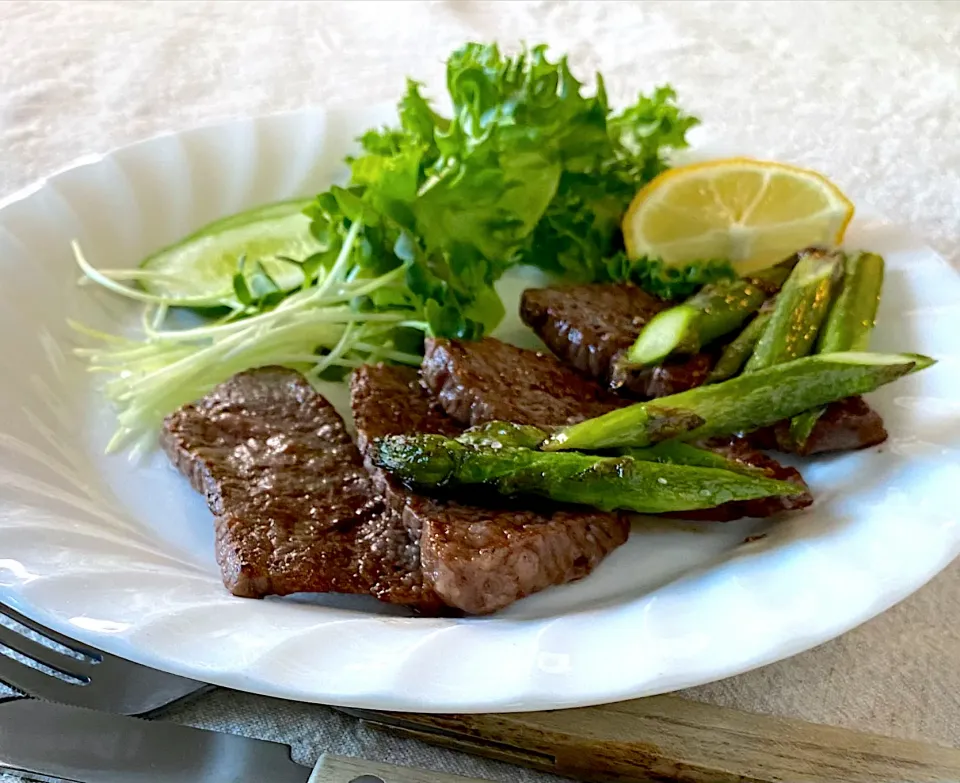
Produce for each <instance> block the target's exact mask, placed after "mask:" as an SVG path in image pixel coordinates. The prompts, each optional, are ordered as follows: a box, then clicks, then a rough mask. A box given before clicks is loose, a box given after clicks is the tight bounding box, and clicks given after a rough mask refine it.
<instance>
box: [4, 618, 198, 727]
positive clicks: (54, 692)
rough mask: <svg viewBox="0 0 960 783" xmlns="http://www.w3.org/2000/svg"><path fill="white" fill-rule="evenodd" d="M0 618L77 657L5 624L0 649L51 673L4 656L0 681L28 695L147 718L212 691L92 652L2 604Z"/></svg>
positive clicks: (120, 659)
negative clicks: (162, 708) (168, 707)
mask: <svg viewBox="0 0 960 783" xmlns="http://www.w3.org/2000/svg"><path fill="white" fill-rule="evenodd" d="M0 616H3V617H6V618H8V619H10V620H13V621H14V622H15V623H17V624H18V625H20V626H21V627H23V628H27V629H29V630H30V631H32V632H33V633H34V634H36V635H38V636H41V637H44V638H45V639H47V640H48V641H50V642H53V643H54V644H56V645H58V646H59V647H60V648H63V649H65V650H69V651H70V652H72V653H73V655H70V654H68V653H66V652H61V651H60V650H57V649H54V648H52V647H48V646H46V645H44V644H41V643H40V642H38V641H35V640H34V639H31V638H30V637H28V636H27V635H25V634H24V633H22V632H21V631H20V630H18V629H16V628H12V627H10V626H9V625H5V624H3V623H0V646H3V647H6V648H8V649H9V650H11V651H13V652H15V653H17V654H19V655H21V656H23V657H24V658H26V659H28V660H30V661H33V662H34V663H36V664H38V665H39V666H41V667H44V668H45V669H46V670H47V671H44V670H42V669H36V668H33V667H32V666H30V665H28V664H26V663H23V662H21V661H19V660H16V659H14V658H11V657H10V656H8V655H4V654H2V653H0V682H3V683H6V684H7V685H9V686H11V687H13V688H15V689H17V690H18V691H21V692H22V693H24V694H26V695H27V696H33V697H35V698H38V699H46V700H47V701H56V702H61V703H63V704H72V705H75V706H77V707H86V708H88V709H91V710H99V711H100V712H113V713H120V714H122V715H144V714H146V713H149V712H153V711H154V710H157V709H159V708H160V707H166V706H167V705H169V704H172V703H174V702H176V701H180V700H181V699H183V698H185V697H187V696H190V695H192V694H195V693H199V692H201V691H205V690H209V689H210V688H212V686H210V685H206V684H205V683H201V682H197V681H195V680H189V679H186V678H185V677H178V676H177V675H174V674H168V673H166V672H161V671H157V670H156V669H151V668H149V667H147V666H141V665H140V664H138V663H133V662H132V661H125V660H123V659H122V658H117V657H116V656H113V655H110V654H109V653H105V652H102V651H101V650H95V649H93V648H90V647H87V646H85V645H83V644H81V643H80V642H77V641H75V640H74V639H71V638H69V637H67V636H64V635H63V634H59V633H57V632H56V631H52V630H50V629H49V628H46V627H44V626H43V625H40V623H37V622H35V621H34V620H31V619H30V618H29V617H24V616H23V615H22V614H20V613H19V612H16V611H14V610H13V609H11V608H10V607H9V606H6V605H4V604H2V603H0ZM74 656H79V657H74ZM53 672H56V673H57V674H59V675H61V677H63V678H64V679H61V677H57V676H55V675H54V674H53Z"/></svg>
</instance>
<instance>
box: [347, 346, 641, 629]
mask: <svg viewBox="0 0 960 783" xmlns="http://www.w3.org/2000/svg"><path fill="white" fill-rule="evenodd" d="M473 345H474V344H471V346H470V347H471V348H472V347H473ZM351 402H352V407H353V417H354V421H355V422H356V425H357V431H358V442H359V443H360V444H361V448H364V449H366V448H368V447H369V445H370V444H371V443H372V442H373V441H375V440H376V439H377V438H380V437H383V436H385V435H399V434H404V433H411V432H435V433H440V434H444V435H448V436H450V435H456V434H457V433H459V432H460V431H462V429H463V426H462V425H460V424H458V423H456V422H454V421H453V420H452V419H449V418H448V417H447V416H446V415H445V414H444V413H443V412H442V411H439V410H438V409H437V406H436V402H435V400H434V399H433V398H431V397H430V396H429V395H428V394H427V393H426V392H425V391H424V389H423V388H422V387H421V386H420V384H419V383H418V379H417V374H416V371H414V370H412V369H410V368H406V367H388V366H384V365H376V366H371V365H367V366H365V367H362V368H360V369H359V370H357V371H356V372H355V373H354V376H353V378H352V380H351ZM373 471H374V475H376V476H377V477H378V478H377V481H378V484H380V485H381V486H382V487H384V493H385V495H386V496H387V497H388V503H389V504H390V506H391V507H392V508H395V509H402V511H403V517H404V519H405V521H406V522H407V526H408V529H409V530H411V531H416V532H417V533H419V534H420V539H419V540H420V550H421V562H422V565H423V573H424V579H425V582H426V583H427V584H429V585H430V587H431V589H432V590H433V591H435V592H436V594H437V595H439V596H440V597H441V598H442V600H443V601H444V602H445V603H447V604H448V605H450V606H453V607H457V608H459V609H461V610H463V611H464V612H468V613H470V614H486V613H489V612H493V611H496V610H498V609H502V608H503V607H505V606H508V605H509V604H511V603H513V602H514V601H516V600H518V599H520V598H523V597H524V596H527V595H530V594H532V593H535V592H538V591H540V590H543V589H545V588H547V587H550V586H551V585H557V584H564V583H566V582H570V581H573V580H576V579H580V578H582V577H584V576H586V575H587V574H589V573H590V572H591V571H592V570H593V569H594V568H595V567H596V565H597V564H598V563H599V562H600V561H601V560H602V559H603V558H604V557H605V556H606V555H607V554H608V553H609V552H610V551H612V550H613V549H615V548H616V547H618V546H620V545H621V544H622V543H624V541H626V539H627V534H628V532H629V523H628V521H627V519H626V517H624V516H621V515H617V514H609V513H604V512H601V511H592V510H589V509H579V508H573V509H556V508H551V507H548V506H546V505H545V504H543V503H542V502H540V501H537V500H527V501H526V502H525V503H524V506H525V507H523V508H520V507H518V506H517V505H515V504H514V503H512V502H510V501H506V500H502V499H500V498H496V497H494V498H489V497H485V498H483V503H482V505H480V504H473V503H470V502H465V501H463V500H462V499H461V500H458V501H451V500H446V499H443V498H428V497H425V496H422V495H419V494H417V493H415V492H413V491H411V490H409V489H407V488H406V487H404V486H403V485H401V484H400V483H399V482H397V481H396V480H395V479H393V478H392V477H390V476H389V475H387V474H385V473H383V472H382V471H380V470H379V469H377V468H373ZM531 505H535V506H536V508H531Z"/></svg>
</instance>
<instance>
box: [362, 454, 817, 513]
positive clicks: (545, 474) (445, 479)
mask: <svg viewBox="0 0 960 783" xmlns="http://www.w3.org/2000/svg"><path fill="white" fill-rule="evenodd" d="M373 461H374V463H375V464H376V465H377V466H378V467H381V468H384V469H386V470H388V471H390V472H391V473H393V474H394V475H395V476H397V477H398V478H400V479H401V480H402V481H404V482H406V483H408V484H411V485H413V486H417V487H437V486H444V487H451V486H460V485H470V484H484V485H488V486H492V487H494V488H495V489H496V490H497V491H498V492H500V493H501V494H503V495H518V494H532V495H540V496H543V497H547V498H550V499H551V500H556V501H559V502H562V503H578V504H584V505H589V506H594V507H596V508H599V509H602V510H604V511H613V510H616V509H622V510H625V511H637V512H640V513H646V514H659V513H665V512H670V511H691V510H694V509H701V508H713V507H714V506H718V505H720V504H722V503H727V502H729V501H733V500H752V499H755V498H763V497H771V496H784V495H796V494H799V493H801V492H803V491H804V490H803V488H802V487H798V486H796V485H794V484H791V483H789V482H786V481H777V480H775V479H770V478H767V477H765V476H760V475H746V474H744V473H742V472H733V471H729V470H718V469H716V468H712V467H706V468H704V467H689V466H685V465H675V464H661V463H658V462H652V461H641V460H635V459H631V458H630V457H625V456H620V457H602V456H598V455H592V454H578V453H575V452H571V453H562V454H547V453H544V452H542V451H533V450H531V449H524V448H516V447H513V446H499V447H498V446H497V445H489V444H487V445H485V444H479V443H462V442H460V441H458V440H455V439H451V438H445V437H443V436H442V435H394V436H389V437H386V438H381V439H380V440H378V441H376V442H375V443H374V449H373Z"/></svg>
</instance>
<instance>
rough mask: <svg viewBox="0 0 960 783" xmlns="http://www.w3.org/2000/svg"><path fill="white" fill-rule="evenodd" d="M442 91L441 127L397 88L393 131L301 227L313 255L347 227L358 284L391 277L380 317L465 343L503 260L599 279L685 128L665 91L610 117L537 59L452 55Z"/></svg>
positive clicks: (534, 55) (480, 328)
mask: <svg viewBox="0 0 960 783" xmlns="http://www.w3.org/2000/svg"><path fill="white" fill-rule="evenodd" d="M446 86H447V91H448V93H449V97H450V103H451V106H452V112H451V116H450V117H449V118H446V117H443V116H441V115H440V114H439V113H438V112H437V111H436V110H435V109H434V108H433V106H432V105H431V104H430V102H429V101H428V100H427V99H426V98H425V97H424V96H423V94H422V92H421V86H420V85H419V84H418V83H417V82H415V81H412V80H408V81H407V86H406V91H405V93H404V95H403V97H402V98H401V100H400V101H399V103H398V106H397V118H398V124H397V126H395V127H391V128H380V129H376V130H371V131H369V132H367V133H366V134H364V135H363V137H362V138H361V139H360V144H361V152H360V154H358V155H357V156H356V157H355V158H352V159H350V160H349V161H348V162H349V164H350V168H351V180H350V183H349V186H348V187H347V188H332V189H331V190H330V191H328V192H327V193H323V194H321V195H319V196H318V197H317V199H316V201H315V203H314V204H313V205H312V206H311V207H310V208H309V209H308V210H307V214H309V215H310V217H311V218H312V230H313V232H314V234H315V235H316V236H317V237H318V238H320V239H321V240H323V241H325V242H326V243H327V245H328V246H329V247H330V250H329V251H328V252H327V253H326V254H325V256H324V257H325V258H330V259H332V258H334V257H336V252H337V249H338V248H339V244H338V242H342V239H343V237H344V236H345V235H346V232H347V230H348V229H349V227H350V225H352V224H353V223H354V222H357V221H359V222H361V223H362V224H363V228H362V232H361V235H360V238H359V241H358V242H357V243H356V246H355V248H354V250H353V251H352V252H353V253H354V256H355V262H356V263H357V264H358V266H359V271H358V274H363V275H370V276H376V275H380V274H384V273H386V272H389V271H391V270H393V269H396V268H398V267H400V266H402V267H403V268H404V270H405V278H404V279H405V286H406V290H405V291H404V292H403V295H400V294H398V293H397V292H391V293H390V295H389V296H388V297H382V301H383V302H384V305H383V306H384V307H396V306H400V305H397V302H398V300H401V305H402V307H403V308H404V309H409V310H410V311H411V312H412V313H415V315H416V318H418V319H419V320H421V321H422V322H425V323H426V324H427V326H428V330H429V331H430V333H432V334H434V335H438V336H446V337H461V338H475V337H480V336H482V335H483V334H485V333H488V332H489V331H490V330H492V329H493V328H495V327H496V325H497V324H498V323H499V321H500V320H501V318H502V317H503V314H504V311H503V305H502V303H501V302H500V300H499V298H498V297H497V295H496V293H495V291H494V284H495V282H496V281H497V280H498V279H499V278H500V277H501V276H502V275H503V273H504V272H505V271H506V270H507V269H509V268H510V267H511V266H513V265H515V264H517V263H532V264H535V265H537V266H541V267H543V268H545V269H549V270H551V271H556V272H560V273H561V274H563V275H564V276H565V277H570V278H575V279H581V280H594V279H604V275H605V274H607V271H606V270H607V267H608V265H607V261H608V260H609V259H610V258H611V256H613V255H614V254H615V253H616V251H617V250H618V249H619V248H618V247H617V242H618V241H619V223H620V219H621V217H622V215H623V211H624V209H625V208H626V205H627V204H628V203H629V200H630V198H631V197H632V196H633V194H634V193H635V192H636V190H637V188H638V187H640V186H641V185H642V184H643V183H644V182H645V181H646V180H647V179H649V178H650V177H651V176H653V175H654V174H653V172H659V170H661V169H662V168H663V167H664V166H665V165H666V162H665V160H666V159H665V154H666V151H667V150H669V149H672V148H677V147H680V146H683V145H684V144H685V140H684V134H685V133H686V131H687V130H688V129H689V128H690V127H691V126H692V125H693V124H695V122H696V120H694V119H693V118H690V117H687V116H686V115H684V114H682V112H680V110H679V109H678V108H677V107H676V105H675V104H674V97H675V96H674V95H673V92H672V90H670V89H669V88H661V89H659V90H657V91H656V92H655V93H653V95H651V96H641V97H640V98H639V99H638V101H637V103H636V104H635V105H634V106H632V107H630V108H628V109H627V110H626V111H624V112H621V113H619V114H613V113H612V112H611V111H610V108H609V105H608V102H607V95H606V91H605V89H604V85H603V80H602V78H600V76H599V75H598V76H597V87H596V90H595V91H594V92H593V94H589V93H588V92H587V91H585V90H584V87H583V84H582V83H581V82H580V81H578V80H577V79H576V77H574V76H573V74H572V72H571V71H570V68H569V65H568V63H567V61H566V59H565V58H562V59H559V60H558V61H556V62H552V61H551V60H550V59H549V58H548V56H547V48H546V47H545V46H536V47H533V48H531V49H529V50H524V51H523V52H521V53H520V54H518V55H517V56H514V57H508V56H504V55H503V54H502V53H501V52H500V50H499V49H498V48H497V46H495V45H484V44H479V43H470V44H467V45H466V46H464V47H462V48H461V49H458V50H457V51H455V52H454V53H453V54H452V55H451V56H450V58H449V60H448V62H447V74H446Z"/></svg>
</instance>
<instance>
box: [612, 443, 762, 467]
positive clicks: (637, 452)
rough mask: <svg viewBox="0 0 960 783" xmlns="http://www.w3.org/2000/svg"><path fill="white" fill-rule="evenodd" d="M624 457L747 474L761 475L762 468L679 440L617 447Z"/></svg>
mask: <svg viewBox="0 0 960 783" xmlns="http://www.w3.org/2000/svg"><path fill="white" fill-rule="evenodd" d="M618 453H619V454H621V455H622V456H624V457H630V458H632V459H635V460H640V461H642V462H665V463H668V464H671V465H688V466H690V467H698V468H717V469H718V470H730V471H733V472H734V473H743V474H744V475H747V476H757V475H759V476H762V475H764V470H763V469H762V468H758V467H756V466H755V465H750V464H748V463H746V462H738V461H737V460H735V459H730V458H729V457H725V456H724V455H723V454H719V453H717V452H716V451H712V450H711V449H703V448H700V447H699V446H694V445H692V444H690V443H684V442H683V441H679V440H665V441H663V443H658V444H657V445H655V446H649V447H648V448H645V449H636V448H631V447H629V446H628V447H626V448H622V449H618Z"/></svg>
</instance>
